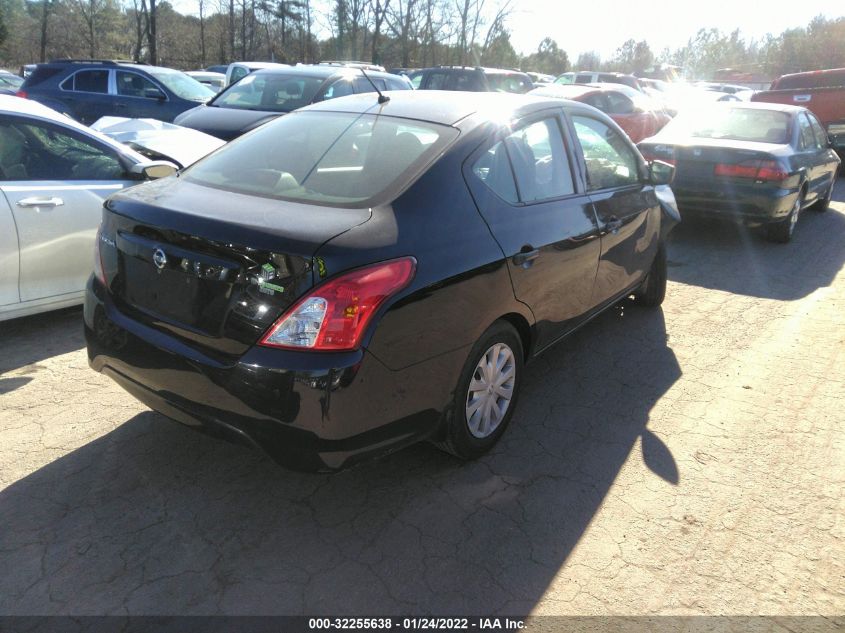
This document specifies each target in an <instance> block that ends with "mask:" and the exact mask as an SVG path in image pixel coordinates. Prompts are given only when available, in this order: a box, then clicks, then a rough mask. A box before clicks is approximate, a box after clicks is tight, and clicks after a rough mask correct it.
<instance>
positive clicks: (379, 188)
mask: <svg viewBox="0 0 845 633" xmlns="http://www.w3.org/2000/svg"><path fill="white" fill-rule="evenodd" d="M457 135H458V131H457V130H456V129H454V128H451V127H447V126H442V125H436V124H434V123H427V122H423V121H416V120H409V119H397V118H393V117H387V116H378V115H371V114H363V115H361V114H354V113H346V112H296V113H293V114H290V115H288V116H286V117H282V118H279V119H277V120H275V121H273V122H272V123H269V124H267V125H265V126H263V127H261V128H259V129H258V130H256V131H255V132H252V133H250V134H247V135H245V136H243V137H241V138H239V139H237V140H235V141H233V142H231V143H229V144H228V145H225V146H223V147H222V148H221V149H220V150H218V151H217V152H215V153H214V154H212V155H211V156H209V157H208V158H206V159H204V160H202V161H200V162H198V163H196V164H195V165H194V166H193V167H191V168H190V169H188V170H187V171H186V172H185V177H186V178H187V179H188V180H190V181H191V182H196V183H198V184H201V185H206V186H210V187H216V188H220V189H225V190H227V191H235V192H238V193H244V194H252V195H259V196H264V197H270V198H278V199H280V200H292V201H296V202H305V203H313V204H321V205H330V206H340V207H344V206H347V207H361V206H371V204H373V203H376V202H377V200H376V199H379V200H381V199H383V198H386V197H387V196H388V195H389V194H397V193H398V192H399V191H400V190H401V189H404V188H405V186H407V184H408V183H409V182H410V181H411V180H413V179H414V178H415V177H416V176H417V175H419V173H420V172H421V171H422V169H423V168H424V167H425V166H426V165H427V164H429V163H430V162H431V161H432V160H434V158H436V157H437V156H438V155H439V154H440V153H441V152H442V150H443V149H444V148H445V147H446V145H447V144H448V143H450V142H451V141H452V140H453V139H454V138H455V137H456V136H457Z"/></svg>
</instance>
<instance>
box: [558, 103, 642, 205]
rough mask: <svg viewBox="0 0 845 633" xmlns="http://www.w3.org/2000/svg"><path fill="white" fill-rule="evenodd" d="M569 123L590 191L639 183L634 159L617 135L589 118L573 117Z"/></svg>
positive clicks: (633, 155) (631, 152)
mask: <svg viewBox="0 0 845 633" xmlns="http://www.w3.org/2000/svg"><path fill="white" fill-rule="evenodd" d="M572 123H573V125H574V126H575V134H576V136H577V137H578V142H579V143H580V144H581V149H582V150H583V152H584V162H585V163H586V165H587V188H588V189H589V190H590V191H594V190H596V189H609V188H612V187H622V186H625V185H632V184H635V183H637V182H639V173H638V165H639V161H638V160H637V156H636V155H635V154H634V151H633V150H632V149H631V148H630V147H629V146H628V144H627V143H626V142H625V141H624V140H623V138H622V137H621V136H620V135H619V134H617V133H616V132H615V131H614V130H612V129H611V128H610V127H608V126H607V125H605V124H604V123H603V122H601V121H599V120H597V119H592V118H590V117H584V116H573V117H572Z"/></svg>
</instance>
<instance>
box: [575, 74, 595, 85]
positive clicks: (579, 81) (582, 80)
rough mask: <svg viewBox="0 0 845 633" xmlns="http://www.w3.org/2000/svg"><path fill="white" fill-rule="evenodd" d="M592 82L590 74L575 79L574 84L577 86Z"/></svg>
mask: <svg viewBox="0 0 845 633" xmlns="http://www.w3.org/2000/svg"><path fill="white" fill-rule="evenodd" d="M592 80H593V75H592V74H583V73H582V74H580V75H577V76H576V77H575V83H577V84H588V83H590V82H591V81H592Z"/></svg>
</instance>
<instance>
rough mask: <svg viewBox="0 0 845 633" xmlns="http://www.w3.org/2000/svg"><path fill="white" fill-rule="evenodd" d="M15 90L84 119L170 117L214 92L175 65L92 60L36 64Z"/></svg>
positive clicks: (78, 119) (166, 119)
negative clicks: (164, 66) (171, 66)
mask: <svg viewBox="0 0 845 633" xmlns="http://www.w3.org/2000/svg"><path fill="white" fill-rule="evenodd" d="M17 94H18V96H19V97H25V98H28V99H33V100H35V101H39V102H41V103H43V104H44V105H46V106H49V107H50V108H53V109H54V110H56V111H58V112H61V113H63V114H67V115H68V116H71V117H73V118H74V119H76V120H77V121H81V122H82V123H85V124H91V123H93V122H94V121H96V120H97V119H99V118H100V117H104V116H122V117H131V118H145V119H159V120H161V121H173V119H174V118H175V117H176V115H177V114H180V113H181V112H184V111H185V110H188V109H190V108H193V107H194V106H196V105H197V104H198V103H205V102H206V101H208V100H209V99H211V98H212V97H213V96H214V92H213V91H212V90H210V89H209V88H207V87H206V86H203V85H202V84H201V83H199V82H198V81H196V80H195V79H193V78H192V77H189V76H188V75H186V74H185V73H183V72H180V71H178V70H172V69H170V68H162V67H160V66H148V65H147V64H138V63H134V62H121V61H109V60H90V59H89V60H76V59H60V60H54V61H51V62H48V63H46V64H38V66H37V67H36V68H35V70H34V71H33V72H32V74H31V75H30V76H29V77H28V78H27V79H26V81H25V82H24V83H23V85H22V86H21V89H20V90H19V91H18V93H17Z"/></svg>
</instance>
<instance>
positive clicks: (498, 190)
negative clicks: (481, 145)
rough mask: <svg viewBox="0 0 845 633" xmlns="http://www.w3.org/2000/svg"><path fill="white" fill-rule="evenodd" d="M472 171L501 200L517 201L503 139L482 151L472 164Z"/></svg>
mask: <svg viewBox="0 0 845 633" xmlns="http://www.w3.org/2000/svg"><path fill="white" fill-rule="evenodd" d="M472 172H473V173H474V174H475V175H476V176H477V177H478V179H479V180H480V181H481V182H483V183H484V184H485V185H487V186H488V187H489V188H490V189H491V190H492V191H493V193H495V194H496V195H497V196H499V197H500V198H501V199H502V200H505V201H507V202H510V203H516V202H518V201H519V199H518V198H517V195H516V184H515V183H514V180H513V170H512V169H511V162H510V159H509V158H508V152H507V150H506V149H505V141H499V142H498V143H496V144H495V145H494V146H493V147H491V148H490V149H488V150H487V151H486V152H484V154H483V155H482V156H481V158H479V159H478V161H476V163H475V165H473V167H472Z"/></svg>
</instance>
